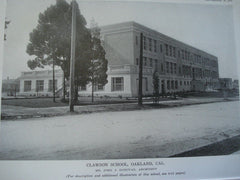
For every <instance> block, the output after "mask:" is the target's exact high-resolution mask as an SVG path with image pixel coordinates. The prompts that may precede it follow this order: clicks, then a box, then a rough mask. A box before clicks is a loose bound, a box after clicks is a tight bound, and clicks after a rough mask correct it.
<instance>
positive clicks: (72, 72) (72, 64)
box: [69, 0, 76, 112]
mask: <svg viewBox="0 0 240 180" xmlns="http://www.w3.org/2000/svg"><path fill="white" fill-rule="evenodd" d="M75 41H76V1H75V0H72V35H71V60H70V91H69V108H70V112H74V94H75V93H74V90H75V88H74V82H75Z"/></svg>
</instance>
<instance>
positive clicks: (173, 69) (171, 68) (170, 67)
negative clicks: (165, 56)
mask: <svg viewBox="0 0 240 180" xmlns="http://www.w3.org/2000/svg"><path fill="white" fill-rule="evenodd" d="M166 72H167V73H170V74H177V64H176V63H172V62H166Z"/></svg>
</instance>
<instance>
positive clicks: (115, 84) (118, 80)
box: [112, 77, 124, 91]
mask: <svg viewBox="0 0 240 180" xmlns="http://www.w3.org/2000/svg"><path fill="white" fill-rule="evenodd" d="M123 90H124V82H123V77H113V78H112V91H123Z"/></svg>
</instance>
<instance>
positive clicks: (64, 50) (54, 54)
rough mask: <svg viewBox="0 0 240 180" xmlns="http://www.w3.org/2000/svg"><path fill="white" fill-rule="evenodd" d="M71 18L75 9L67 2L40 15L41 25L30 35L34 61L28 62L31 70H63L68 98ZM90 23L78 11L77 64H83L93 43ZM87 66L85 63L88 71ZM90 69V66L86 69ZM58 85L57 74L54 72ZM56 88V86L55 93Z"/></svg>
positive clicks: (29, 46) (61, 2)
mask: <svg viewBox="0 0 240 180" xmlns="http://www.w3.org/2000/svg"><path fill="white" fill-rule="evenodd" d="M71 17H72V6H71V5H70V4H68V3H67V2H66V1H65V0H56V4H55V5H52V6H50V7H49V8H47V9H46V10H45V11H44V12H43V13H40V14H39V19H38V25H37V27H36V28H35V29H34V30H33V31H32V32H31V33H30V40H29V44H28V45H27V53H28V54H29V55H31V56H32V57H33V58H32V59H31V60H29V61H28V67H29V68H30V69H35V68H36V67H40V68H44V67H45V66H47V65H52V67H53V71H54V66H59V67H61V68H62V70H63V74H64V78H63V79H64V81H63V83H64V84H63V92H64V98H65V79H67V78H68V76H69V64H70V63H69V62H70V49H71V23H72V22H71ZM85 26H86V20H85V18H84V17H83V16H82V15H81V13H80V10H79V7H78V6H77V8H76V61H81V58H82V57H83V56H84V54H85V52H84V51H85V50H86V48H87V47H89V46H88V45H86V42H87V43H88V44H89V43H90V40H91V39H90V37H91V36H90V32H89V30H88V29H87V28H86V27H85ZM84 65H85V64H84V63H83V64H82V66H83V68H84ZM86 68H88V67H86ZM53 83H54V73H53ZM54 93H55V85H54V84H53V94H54Z"/></svg>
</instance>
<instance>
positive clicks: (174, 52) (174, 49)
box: [173, 47, 176, 57]
mask: <svg viewBox="0 0 240 180" xmlns="http://www.w3.org/2000/svg"><path fill="white" fill-rule="evenodd" d="M173 57H176V48H175V47H173Z"/></svg>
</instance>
